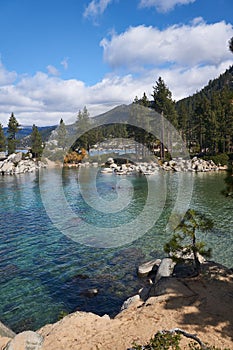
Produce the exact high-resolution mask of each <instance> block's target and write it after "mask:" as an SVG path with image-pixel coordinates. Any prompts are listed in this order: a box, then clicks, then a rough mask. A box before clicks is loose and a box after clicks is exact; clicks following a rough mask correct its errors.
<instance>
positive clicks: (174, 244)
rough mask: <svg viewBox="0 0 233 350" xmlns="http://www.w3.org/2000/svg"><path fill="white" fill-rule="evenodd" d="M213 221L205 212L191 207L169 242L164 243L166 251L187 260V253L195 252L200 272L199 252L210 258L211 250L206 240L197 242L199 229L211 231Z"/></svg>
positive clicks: (195, 259)
mask: <svg viewBox="0 0 233 350" xmlns="http://www.w3.org/2000/svg"><path fill="white" fill-rule="evenodd" d="M212 228H213V222H212V221H211V220H210V219H209V218H207V217H206V216H204V215H203V214H201V213H199V212H197V211H195V210H192V209H189V210H187V212H186V213H185V215H184V217H183V219H182V220H181V222H180V224H179V225H178V226H177V228H176V229H175V233H174V235H173V236H172V238H171V239H170V241H169V242H168V243H166V244H165V245H164V251H165V252H166V253H169V254H170V255H171V256H173V257H174V260H177V257H178V260H185V259H186V257H187V255H190V254H193V257H194V264H195V268H196V271H197V274H198V273H199V272H200V261H199V258H198V254H201V255H202V256H204V257H207V258H209V257H210V256H211V250H210V249H206V248H205V243H204V242H197V237H196V235H197V231H204V232H206V231H210V230H211V229H212Z"/></svg>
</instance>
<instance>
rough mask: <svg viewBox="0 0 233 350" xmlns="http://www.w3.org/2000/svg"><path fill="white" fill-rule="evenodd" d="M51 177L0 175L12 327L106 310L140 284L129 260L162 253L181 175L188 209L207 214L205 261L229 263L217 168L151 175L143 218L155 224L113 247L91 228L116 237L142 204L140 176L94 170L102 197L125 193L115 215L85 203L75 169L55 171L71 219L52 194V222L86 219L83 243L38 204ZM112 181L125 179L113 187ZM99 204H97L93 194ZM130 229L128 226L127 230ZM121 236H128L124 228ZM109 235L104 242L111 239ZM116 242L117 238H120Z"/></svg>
mask: <svg viewBox="0 0 233 350" xmlns="http://www.w3.org/2000/svg"><path fill="white" fill-rule="evenodd" d="M92 171H93V170H92V169H89V170H88V169H87V170H86V173H85V181H84V182H83V183H82V190H83V191H84V192H85V193H86V195H87V196H89V197H88V198H89V200H90V201H93V202H91V203H93V206H94V205H96V203H94V199H95V198H94V199H93V196H92V194H93V193H94V191H95V188H94V187H93V186H94V185H93V182H92V178H91V172H92ZM57 176H58V171H57V170H43V172H42V173H41V177H40V179H39V174H38V173H36V174H23V175H19V176H5V177H0V219H1V228H0V287H1V293H0V320H1V321H2V322H4V323H5V324H7V325H8V326H9V327H11V328H12V329H13V330H15V331H16V332H18V331H22V330H25V329H37V328H39V327H41V326H42V325H44V324H46V323H51V322H54V321H56V320H57V319H58V316H59V313H60V312H61V311H66V312H73V311H76V310H85V311H91V312H95V313H98V314H100V315H103V314H105V313H108V314H110V315H111V316H114V315H115V314H116V313H117V312H118V311H119V309H120V306H121V305H122V302H123V301H124V300H125V299H126V298H127V297H128V296H130V295H133V294H135V293H136V292H137V290H138V289H139V288H140V287H141V286H142V285H143V283H144V281H143V280H139V279H138V278H137V275H136V268H137V266H138V265H139V264H140V263H142V262H144V261H146V260H148V259H151V258H155V257H162V256H163V245H164V243H165V242H166V241H167V240H168V237H169V232H168V231H167V230H166V225H167V223H168V220H169V218H170V217H171V212H172V209H173V208H174V205H175V203H176V198H177V197H176V196H177V191H178V187H179V184H180V180H181V177H182V180H183V181H187V184H186V188H187V186H189V184H190V187H191V185H192V184H193V191H192V192H191V189H192V188H190V192H191V193H192V196H191V203H190V207H192V208H195V209H198V210H199V211H201V212H203V213H206V214H208V215H209V216H210V217H211V218H212V219H213V221H214V224H215V226H214V229H213V232H211V233H209V234H208V235H206V236H205V240H206V241H207V242H208V245H209V246H210V247H211V248H212V249H213V259H214V260H215V261H217V262H219V263H222V264H224V265H226V266H228V267H232V266H233V253H232V247H233V225H232V224H233V218H232V208H233V201H232V200H230V199H227V198H225V197H224V196H222V195H221V193H220V191H221V190H222V189H223V187H224V181H223V180H224V176H225V174H224V173H211V174H210V173H203V174H189V173H187V174H186V173H185V174H179V173H158V174H156V175H155V177H154V179H153V180H152V182H153V181H154V185H155V190H156V196H155V197H156V198H155V201H156V202H155V203H156V206H157V207H156V210H154V209H153V207H152V206H151V204H150V203H149V207H148V210H147V212H148V211H149V215H150V214H151V217H152V216H155V217H156V219H155V224H154V225H153V227H152V228H150V229H149V231H148V232H147V233H146V234H143V232H140V234H139V238H138V239H136V240H135V241H132V242H129V241H127V242H128V243H127V244H125V245H124V244H123V245H121V246H114V245H113V246H111V245H108V248H102V247H101V248H100V247H99V246H100V244H99V243H100V242H99V239H100V238H99V236H98V237H97V235H96V232H97V231H98V229H99V228H101V227H105V228H108V229H109V232H111V229H112V228H117V230H118V233H119V237H120V234H122V232H121V229H122V228H124V227H125V226H124V225H125V224H126V223H127V222H129V221H130V220H135V219H137V218H138V217H139V215H140V212H142V210H143V208H144V206H145V203H146V199H147V196H148V192H149V190H148V184H147V179H146V178H145V177H144V176H141V177H139V176H128V177H127V179H125V178H124V177H122V178H121V179H119V178H117V177H116V176H114V175H101V174H98V176H97V192H98V195H99V196H100V198H102V199H104V200H105V201H106V202H105V203H108V201H110V202H114V201H115V200H117V198H119V196H121V195H123V194H124V198H127V197H128V198H129V203H128V205H127V206H126V205H124V208H123V209H122V210H119V211H118V212H116V213H115V212H107V211H106V210H107V209H106V210H105V211H104V212H102V213H101V211H100V210H99V209H101V208H98V207H97V208H95V209H93V208H92V207H91V205H88V204H87V202H86V200H85V199H84V198H83V196H82V193H80V181H79V178H78V170H77V169H66V170H64V171H63V174H62V186H63V189H64V195H65V198H66V200H67V203H68V204H69V206H70V208H71V209H72V213H73V219H70V218H69V217H65V215H66V214H65V213H66V211H65V209H64V212H63V209H60V208H59V203H58V202H56V201H52V199H53V196H52V195H51V203H50V205H51V206H52V208H53V209H56V208H58V209H59V213H58V216H59V217H60V218H59V220H60V221H62V223H63V225H64V220H63V219H64V217H65V219H66V221H65V224H66V225H67V226H69V227H72V232H73V231H74V229H75V230H76V232H82V227H83V224H82V223H83V222H84V221H85V222H88V224H89V226H88V227H89V228H91V232H88V233H87V237H88V239H89V238H90V241H89V243H90V244H87V245H86V244H83V243H84V240H83V236H81V235H80V236H79V235H78V236H77V237H76V239H75V240H76V241H74V240H72V239H70V236H69V233H68V234H67V235H66V234H64V232H65V233H66V232H68V231H66V229H65V230H64V232H63V233H62V232H61V230H59V229H58V226H57V225H56V226H55V225H54V222H52V221H51V215H50V216H48V212H46V210H45V207H44V203H43V202H42V200H41V193H40V190H42V191H48V193H50V192H51V194H54V193H56V192H57V187H56V186H57V184H56V181H55V179H56V178H57ZM120 180H127V182H126V184H124V182H122V183H121V186H120V185H119V181H120ZM39 185H40V186H39ZM43 186H45V187H43ZM156 186H157V187H156ZM90 189H91V191H90ZM49 191H50V192H49ZM181 192H182V191H181ZM184 192H185V191H184ZM186 197H188V195H187V196H186V194H185V193H184V196H183V197H182V196H181V198H183V199H182V200H184V201H189V198H186ZM42 198H43V196H42ZM122 198H123V197H122ZM86 199H87V198H86ZM99 203H102V202H101V201H100V200H99ZM97 204H98V201H97ZM181 207H182V203H181ZM106 208H108V205H107V204H106ZM147 215H148V213H147ZM148 218H149V216H146V219H145V222H143V218H142V219H141V218H140V220H142V226H140V225H139V226H138V227H139V228H140V229H141V227H142V229H143V227H145V225H146V221H147V220H148ZM52 219H53V218H52ZM149 219H150V218H149ZM60 221H59V222H60ZM152 221H153V220H152ZM136 231H137V229H136V227H135V234H136ZM69 232H70V231H69ZM85 232H86V231H85ZM123 234H124V235H125V237H128V236H127V232H126V231H125V232H123ZM88 235H90V236H88ZM109 237H110V242H111V241H113V238H112V237H111V236H109ZM129 237H130V236H129ZM106 242H107V241H106ZM120 242H121V244H122V240H120ZM87 243H88V242H87ZM107 243H109V242H107ZM123 243H124V242H123ZM104 244H105V241H104V240H103V245H104ZM93 287H95V288H98V289H99V294H98V295H97V296H95V297H93V298H89V297H88V296H87V295H86V290H87V289H89V288H93Z"/></svg>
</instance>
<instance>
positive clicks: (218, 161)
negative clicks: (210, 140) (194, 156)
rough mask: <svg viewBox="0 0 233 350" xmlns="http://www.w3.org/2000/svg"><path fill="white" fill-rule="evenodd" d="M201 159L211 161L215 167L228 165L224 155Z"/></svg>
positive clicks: (227, 159)
mask: <svg viewBox="0 0 233 350" xmlns="http://www.w3.org/2000/svg"><path fill="white" fill-rule="evenodd" d="M203 159H205V160H211V159H212V161H213V162H214V163H215V164H216V165H219V164H220V165H228V162H229V156H228V155H227V154H226V153H221V154H217V155H212V156H204V157H203Z"/></svg>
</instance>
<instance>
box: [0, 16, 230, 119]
mask: <svg viewBox="0 0 233 350" xmlns="http://www.w3.org/2000/svg"><path fill="white" fill-rule="evenodd" d="M231 37H233V29H232V26H231V25H229V24H226V23H225V22H219V23H215V24H211V25H210V24H206V23H205V22H204V21H203V19H202V18H198V19H194V20H193V21H192V23H191V24H190V25H179V26H172V27H169V28H167V29H165V30H163V31H160V30H158V29H157V28H153V27H145V26H138V27H134V28H129V29H128V30H126V31H125V32H124V33H121V34H120V35H117V34H112V37H111V38H110V39H108V40H107V39H103V40H102V42H101V45H102V47H103V49H104V57H105V60H106V62H108V63H109V65H110V66H112V67H114V68H116V70H115V71H114V70H113V71H112V73H111V74H108V75H106V76H104V77H103V78H102V79H101V80H100V81H99V82H97V83H96V84H94V85H92V86H87V85H86V84H85V83H84V82H83V81H80V80H77V79H68V80H64V79H62V78H61V76H54V75H50V74H46V73H42V72H37V73H36V74H35V75H33V76H29V75H24V76H18V75H17V73H15V72H8V71H7V69H6V68H5V67H4V66H3V65H2V64H1V65H0V122H1V123H3V124H4V125H6V124H7V122H8V120H9V116H10V113H11V112H14V114H15V116H16V118H17V119H18V120H19V122H20V123H21V124H27V125H28V124H33V123H35V124H36V125H38V126H41V125H54V124H57V123H58V122H59V120H60V118H61V117H62V118H63V119H64V120H65V122H66V123H67V124H68V123H70V122H71V121H73V120H74V118H75V116H76V115H77V113H78V111H79V110H80V109H83V107H84V106H85V105H86V106H87V108H88V110H89V112H90V113H91V116H94V115H98V114H100V113H103V112H105V111H107V110H110V109H111V108H113V107H115V106H116V105H119V104H122V103H125V104H129V103H131V102H132V101H133V100H134V98H135V96H136V95H137V96H138V97H141V96H142V95H143V92H145V93H146V94H147V96H148V97H149V98H151V96H150V94H151V93H152V90H153V88H152V87H153V86H154V85H155V83H156V81H157V80H158V77H159V76H161V77H162V79H163V80H164V81H165V83H166V85H167V86H168V87H169V89H170V90H171V92H172V95H173V98H174V99H175V100H179V99H181V98H183V97H186V96H189V95H192V94H193V93H195V92H196V91H197V90H200V89H201V88H202V87H204V86H205V85H207V83H208V81H209V80H210V79H214V78H216V77H218V76H219V75H220V74H221V73H223V72H224V71H225V70H226V69H227V68H229V66H230V65H232V64H233V60H232V54H231V53H230V51H229V49H228V41H229V38H231ZM139 48H140V50H139ZM135 53H136V54H135ZM124 69H126V73H125V74H122V70H124ZM119 72H121V74H120V73H119Z"/></svg>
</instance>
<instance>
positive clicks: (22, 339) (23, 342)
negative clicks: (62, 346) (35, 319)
mask: <svg viewBox="0 0 233 350" xmlns="http://www.w3.org/2000/svg"><path fill="white" fill-rule="evenodd" d="M43 341H44V338H43V337H42V335H40V334H38V333H36V332H32V331H26V332H22V333H19V334H17V335H16V336H15V337H14V339H13V340H11V341H10V342H9V343H8V344H7V346H6V348H5V350H26V349H28V350H29V349H30V350H42V346H43Z"/></svg>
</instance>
